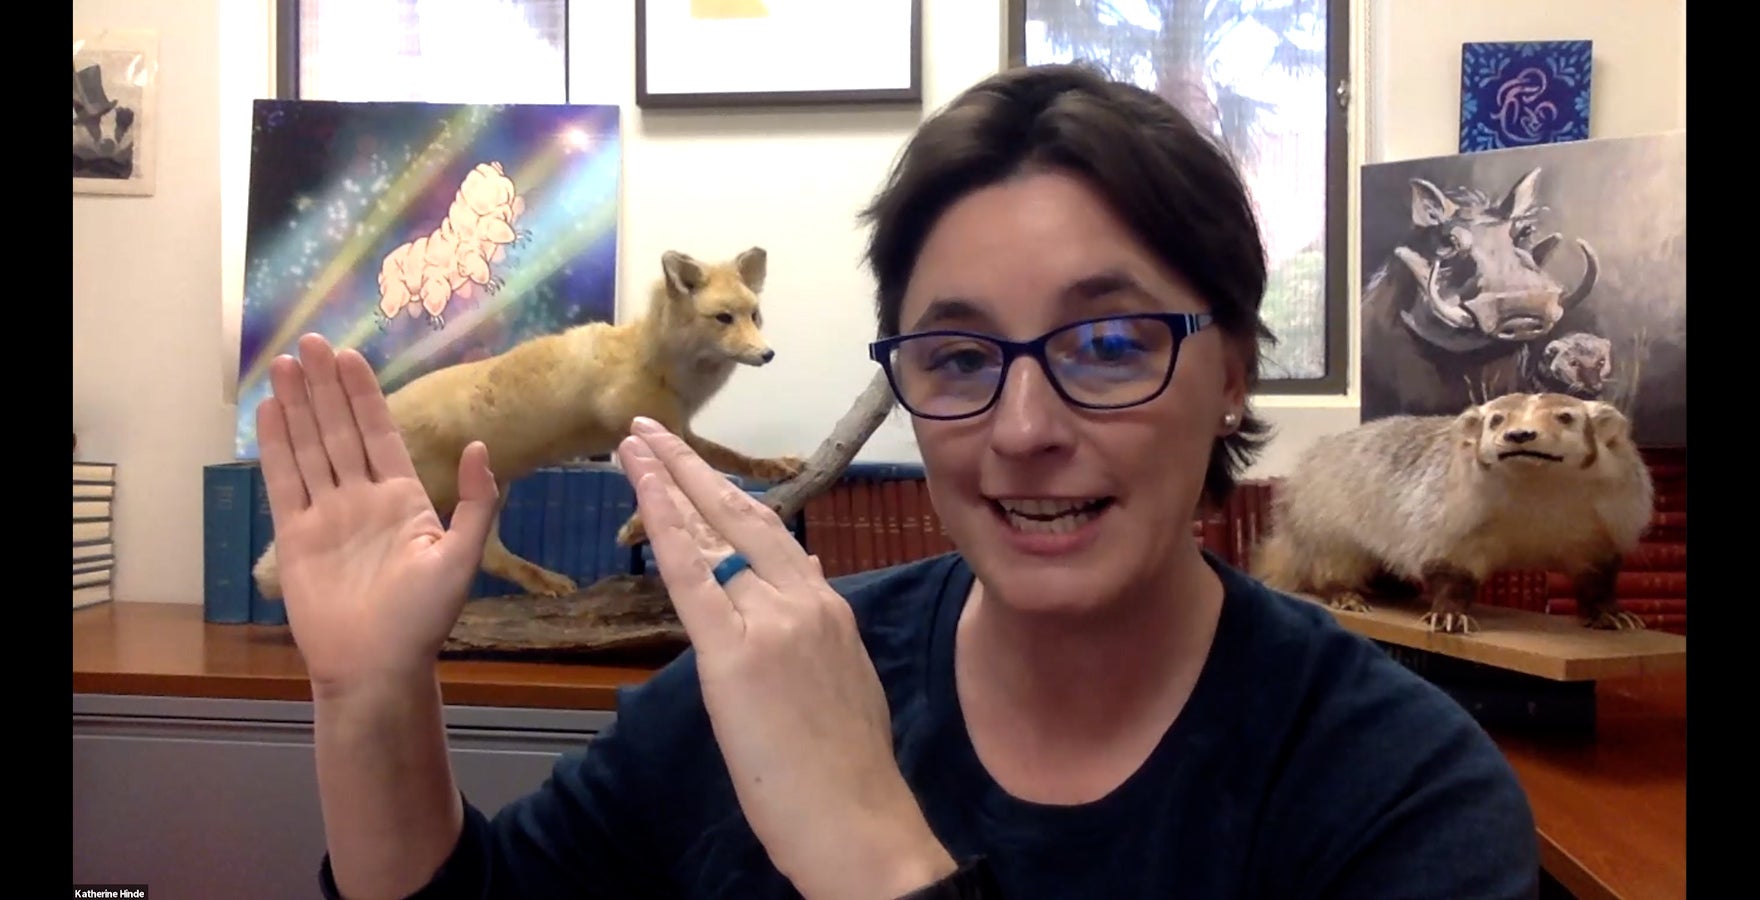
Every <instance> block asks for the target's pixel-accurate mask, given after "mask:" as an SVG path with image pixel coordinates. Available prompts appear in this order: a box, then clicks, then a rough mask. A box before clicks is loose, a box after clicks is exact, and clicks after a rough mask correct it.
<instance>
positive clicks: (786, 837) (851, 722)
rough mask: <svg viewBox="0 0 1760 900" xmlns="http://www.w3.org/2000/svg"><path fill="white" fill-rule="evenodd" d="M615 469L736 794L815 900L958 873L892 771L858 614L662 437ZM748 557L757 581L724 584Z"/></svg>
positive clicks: (784, 536) (757, 510)
mask: <svg viewBox="0 0 1760 900" xmlns="http://www.w3.org/2000/svg"><path fill="white" fill-rule="evenodd" d="M631 432H632V433H631V436H630V437H629V438H627V439H625V440H624V442H623V443H622V445H620V446H619V448H618V456H619V458H620V460H621V462H622V464H623V467H624V469H625V470H626V472H627V473H628V476H629V478H630V481H631V482H632V483H633V484H634V485H635V488H636V497H637V504H638V509H639V510H640V512H641V516H642V519H643V521H644V522H645V523H646V528H647V533H648V539H649V542H650V543H651V545H652V547H653V550H654V560H655V563H656V564H657V566H658V568H659V570H660V576H661V578H662V579H663V580H664V581H665V583H666V590H667V593H668V595H669V596H670V597H671V599H672V605H673V607H674V608H675V609H676V610H677V612H678V617H679V620H680V621H681V622H682V623H683V625H684V628H685V631H686V632H687V633H688V634H689V636H690V640H691V644H692V646H693V648H694V650H695V653H696V666H697V673H698V677H699V679H700V680H701V684H702V692H703V701H704V704H705V705H706V707H707V709H708V713H709V719H710V722H711V724H712V726H713V728H714V732H715V738H716V742H717V744H719V746H720V749H721V754H722V756H723V758H724V759H725V761H726V763H727V767H728V772H729V774H730V775H731V777H732V780H733V787H734V790H735V793H736V794H737V796H738V798H739V802H740V807H741V809H742V810H743V811H744V812H745V815H746V819H747V821H748V822H749V823H750V824H751V827H752V830H753V832H754V833H755V834H756V835H757V837H758V840H759V841H760V842H762V843H763V845H764V847H765V849H766V851H767V852H768V853H769V855H770V859H771V861H772V862H773V863H774V864H775V865H776V867H777V868H778V870H780V871H781V872H782V873H783V874H784V875H786V876H787V877H788V878H789V879H790V880H791V881H793V883H794V885H795V887H796V889H797V890H799V891H801V893H802V894H803V895H804V896H806V897H809V898H817V897H876V898H881V897H897V896H900V895H902V894H904V893H906V892H908V891H910V890H913V889H915V888H917V887H921V886H922V885H925V884H928V883H930V882H932V881H935V880H936V879H937V878H939V877H942V876H944V875H947V874H949V873H951V872H952V871H953V870H954V868H955V865H954V862H953V860H952V858H951V857H950V856H949V855H948V854H947V851H946V850H945V849H943V848H942V846H941V844H940V843H939V842H938V841H937V840H936V838H935V836H934V834H933V833H932V832H931V831H930V829H929V826H928V824H927V822H925V821H924V819H923V815H922V812H921V810H920V809H919V808H918V806H917V802H916V798H915V797H914V796H912V794H911V792H910V788H909V786H908V785H907V784H906V783H905V781H904V778H903V776H902V775H901V774H900V773H899V769H898V764H897V762H896V761H895V760H894V758H893V748H892V726H891V716H890V714H889V710H888V707H887V701H886V696H885V693H884V691H883V690H882V688H881V686H880V681H879V677H878V676H877V675H876V673H875V671H874V665H873V662H872V661H871V660H870V659H869V658H868V654H867V651H866V649H865V648H864V647H863V645H862V640H861V636H860V634H859V633H858V632H857V630H856V623H855V618H854V616H853V614H852V612H851V609H850V606H849V604H848V602H847V601H845V600H844V599H843V598H842V597H841V596H839V595H838V594H837V592H836V591H835V590H833V589H832V588H831V586H830V585H829V584H828V583H827V582H826V580H825V578H824V575H823V573H822V571H821V570H820V567H819V562H818V559H817V558H816V557H813V556H810V555H808V554H807V553H806V551H805V550H803V549H802V548H801V546H800V544H799V543H798V542H797V541H796V540H795V538H794V536H793V535H792V534H790V533H789V531H788V529H787V528H785V527H784V526H783V524H782V521H781V520H780V519H779V518H778V517H777V516H776V514H775V512H774V511H772V510H771V509H770V508H769V507H767V506H765V505H764V504H762V503H760V502H758V501H757V500H756V499H755V498H753V497H752V496H751V495H750V494H748V493H746V492H745V491H744V490H742V489H741V488H739V487H738V486H736V485H734V484H733V483H732V482H730V481H729V480H728V479H727V478H725V477H723V476H722V475H721V474H720V473H718V472H716V471H715V470H713V469H712V468H710V467H709V465H708V464H707V463H705V462H704V461H703V460H702V459H701V458H700V457H699V456H697V454H696V453H695V452H693V451H692V450H691V449H690V448H689V447H688V446H687V445H686V444H685V442H684V441H683V440H681V439H679V438H678V437H677V436H676V435H673V434H671V433H669V432H667V431H666V430H665V429H664V428H662V427H661V426H660V425H659V424H657V423H655V422H652V421H650V420H647V419H637V420H636V422H635V424H634V425H633V426H632V428H631ZM735 553H738V554H740V555H741V556H743V557H744V558H745V559H746V560H747V561H748V563H749V567H748V568H746V569H744V570H743V571H740V572H738V573H736V574H734V575H733V576H732V577H731V578H728V579H727V581H726V583H725V584H721V583H718V582H717V579H716V576H715V574H714V567H715V566H716V565H717V564H718V563H720V562H721V561H722V560H724V559H726V558H728V557H730V556H732V555H733V554H735Z"/></svg>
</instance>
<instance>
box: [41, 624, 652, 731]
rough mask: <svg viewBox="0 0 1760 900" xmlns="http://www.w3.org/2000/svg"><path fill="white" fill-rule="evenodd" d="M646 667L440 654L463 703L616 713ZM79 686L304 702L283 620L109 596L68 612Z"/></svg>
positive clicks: (449, 695)
mask: <svg viewBox="0 0 1760 900" xmlns="http://www.w3.org/2000/svg"><path fill="white" fill-rule="evenodd" d="M651 674H653V670H652V669H647V668H632V667H614V666H592V665H573V664H556V663H524V662H479V661H461V660H443V661H441V663H440V684H441V690H442V694H443V696H444V697H445V700H446V702H447V703H449V704H457V705H462V706H501V707H535V708H543V709H583V710H606V711H615V710H616V708H617V696H616V690H617V688H619V687H621V686H624V685H631V684H639V683H640V682H642V681H644V680H646V679H647V678H648V677H649V676H650V675H651ZM73 690H74V693H76V694H147V695H155V696H164V697H213V698H224V699H237V700H299V701H309V700H311V698H312V695H311V683H310V682H309V681H308V680H307V678H306V671H305V664H304V662H303V661H302V660H301V659H300V655H299V650H298V648H296V647H295V646H294V644H293V636H292V634H291V632H290V631H289V630H288V629H287V628H286V627H285V626H281V627H274V626H262V625H214V624H209V623H206V622H203V621H202V607H201V605H200V604H189V603H118V602H110V603H104V604H100V605H98V606H92V607H87V608H85V609H79V610H74V613H73Z"/></svg>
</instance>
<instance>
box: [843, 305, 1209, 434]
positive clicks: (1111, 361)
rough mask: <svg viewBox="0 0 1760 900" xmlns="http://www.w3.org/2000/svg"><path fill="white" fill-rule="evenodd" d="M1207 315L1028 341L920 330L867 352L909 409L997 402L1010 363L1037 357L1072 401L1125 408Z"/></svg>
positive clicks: (1098, 324)
mask: <svg viewBox="0 0 1760 900" xmlns="http://www.w3.org/2000/svg"><path fill="white" fill-rule="evenodd" d="M1213 321H1214V317H1213V316H1211V315H1210V314H1208V313H1137V314H1132V315H1120V316H1106V317H1103V318H1098V319H1086V320H1084V321H1081V322H1073V323H1071V324H1068V325H1064V326H1062V327H1060V328H1057V329H1056V330H1054V331H1051V332H1049V333H1047V334H1044V335H1041V336H1039V337H1037V338H1035V339H1033V340H1030V341H1010V340H1005V339H1003V338H999V337H996V336H995V335H989V334H980V333H978V332H973V331H919V332H916V333H913V334H901V335H897V336H895V337H889V338H882V339H881V340H878V341H875V342H873V343H872V344H869V345H868V356H869V358H871V359H873V360H874V361H875V362H877V363H879V364H880V367H881V369H882V370H884V371H885V372H886V380H887V381H888V382H890V383H891V385H892V393H893V396H895V397H897V398H898V402H899V405H901V406H903V407H904V408H905V410H906V411H908V412H909V413H910V414H911V415H913V416H917V417H919V418H924V419H965V418H969V417H971V416H976V415H981V414H983V413H984V412H986V411H987V410H989V409H990V407H992V406H994V405H996V399H997V398H998V397H1000V396H1001V395H1002V385H1003V383H1004V382H1006V381H1007V380H1008V369H1009V366H1011V365H1013V364H1014V361H1015V360H1017V359H1020V358H1021V357H1023V356H1025V357H1028V358H1030V359H1034V360H1037V361H1038V363H1039V367H1040V368H1041V369H1042V370H1043V371H1044V372H1045V375H1046V378H1047V379H1048V380H1049V381H1050V382H1051V387H1052V389H1054V390H1056V391H1057V394H1058V396H1060V397H1062V398H1063V400H1064V402H1066V403H1068V404H1070V405H1071V406H1077V407H1081V408H1082V409H1095V410H1107V409H1124V408H1126V407H1131V406H1138V405H1140V404H1143V403H1148V402H1149V401H1150V400H1153V399H1155V398H1156V397H1159V396H1160V395H1161V393H1162V392H1163V391H1165V390H1167V385H1168V383H1169V382H1171V381H1172V380H1173V367H1174V363H1175V362H1177V361H1178V359H1179V347H1180V343H1181V342H1183V341H1184V340H1185V339H1186V338H1188V337H1190V336H1192V335H1193V334H1196V333H1197V332H1198V331H1199V330H1201V329H1203V328H1204V327H1206V326H1208V325H1210V324H1211V323H1212V322H1213Z"/></svg>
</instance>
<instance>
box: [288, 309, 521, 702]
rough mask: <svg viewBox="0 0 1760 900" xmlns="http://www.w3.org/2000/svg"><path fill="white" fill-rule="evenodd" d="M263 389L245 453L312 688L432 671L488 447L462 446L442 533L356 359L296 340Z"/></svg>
mask: <svg viewBox="0 0 1760 900" xmlns="http://www.w3.org/2000/svg"><path fill="white" fill-rule="evenodd" d="M269 378H270V385H271V387H272V389H273V396H271V397H270V398H268V399H265V400H264V401H263V402H262V403H261V404H260V405H258V407H257V443H258V448H259V454H260V456H261V459H262V467H263V481H264V485H265V487H266V489H267V492H268V496H269V507H270V510H271V514H272V516H273V521H274V528H275V555H276V566H277V569H278V571H279V576H280V582H281V590H282V595H283V597H284V599H285V601H286V603H287V618H288V624H289V625H290V627H291V629H292V631H293V636H294V641H295V643H296V644H298V646H299V649H300V653H301V655H302V656H303V657H304V658H305V662H306V667H307V671H308V674H309V675H310V677H311V679H312V682H313V685H314V687H320V688H322V687H336V688H342V689H346V688H350V687H352V686H354V685H357V684H360V683H362V682H367V681H371V680H373V679H375V678H378V677H383V676H390V677H402V676H404V675H408V674H410V673H415V672H420V671H423V667H431V666H432V665H433V664H434V659H435V657H436V655H437V654H438V652H439V650H440V646H441V645H442V643H444V641H445V640H446V636H447V634H448V633H450V632H451V630H452V627H453V625H454V624H455V623H456V622H457V620H458V614H459V610H460V608H461V607H462V606H463V604H464V599H465V595H466V592H467V589H468V587H469V584H470V581H471V578H472V577H473V576H474V574H475V573H476V571H477V567H478V566H479V565H480V563H481V560H482V552H483V542H484V539H485V537H486V536H487V534H488V531H489V525H490V523H491V522H492V521H493V518H494V515H495V512H496V510H497V494H496V487H495V479H494V476H493V475H492V474H491V473H490V471H489V464H488V451H487V449H486V448H485V447H484V446H483V445H482V444H481V443H480V442H473V443H472V444H471V445H470V446H468V447H466V448H465V450H464V452H463V454H462V455H461V457H460V459H459V469H458V484H459V497H460V499H459V502H458V506H457V508H456V509H455V510H454V512H453V514H452V521H451V528H450V530H449V529H448V528H446V527H445V526H443V525H442V524H441V521H440V517H439V516H438V515H436V514H435V511H434V506H433V504H432V503H431V502H430V501H429V499H428V495H427V492H426V491H425V490H424V488H423V487H422V483H421V481H420V480H419V479H418V478H417V477H416V472H415V468H414V466H413V465H412V464H411V462H410V457H409V451H408V449H407V448H406V447H405V446H404V443H403V438H402V436H401V435H399V433H398V431H397V428H396V426H395V424H394V423H393V422H392V419H391V412H390V409H389V407H388V406H387V405H386V402H385V394H384V392H383V391H382V390H381V388H380V386H379V380H378V377H377V376H376V375H375V374H374V373H373V370H372V368H371V366H370V365H368V363H367V361H366V359H365V358H363V357H362V356H361V355H360V354H359V353H357V352H355V351H354V350H343V351H342V352H340V353H336V352H333V351H332V349H331V347H330V345H329V344H328V343H327V342H326V341H325V340H324V339H323V338H322V337H320V336H318V335H315V334H308V335H305V336H303V337H301V338H300V340H299V359H297V360H296V359H294V358H293V357H289V356H282V357H279V358H277V359H276V360H275V361H274V362H273V363H272V364H271V366H270V368H269Z"/></svg>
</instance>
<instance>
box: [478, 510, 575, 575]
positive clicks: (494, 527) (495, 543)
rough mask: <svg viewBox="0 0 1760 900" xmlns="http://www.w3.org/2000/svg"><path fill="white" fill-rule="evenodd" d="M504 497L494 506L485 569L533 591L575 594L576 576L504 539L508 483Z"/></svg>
mask: <svg viewBox="0 0 1760 900" xmlns="http://www.w3.org/2000/svg"><path fill="white" fill-rule="evenodd" d="M501 497H502V500H501V502H500V503H498V504H497V505H496V507H495V518H494V519H492V520H490V524H489V537H488V539H487V540H486V541H484V542H483V566H482V568H483V571H485V572H488V573H489V574H490V575H493V576H495V577H496V578H502V579H505V580H507V581H511V582H513V583H514V584H517V585H519V586H520V587H522V588H525V589H526V591H527V592H528V593H532V594H550V595H557V594H570V593H573V592H574V591H575V590H576V588H577V585H576V584H575V583H574V579H572V578H570V577H568V576H567V575H563V574H562V573H560V572H552V571H550V570H549V569H546V568H544V567H543V566H540V565H538V564H537V563H534V562H532V561H531V560H528V559H525V558H523V557H521V556H519V555H518V554H516V553H514V552H513V551H512V550H509V549H507V545H506V544H504V543H502V542H501V509H502V506H503V505H504V504H505V503H506V502H507V501H506V498H507V488H506V486H505V485H504V486H502V488H501Z"/></svg>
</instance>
